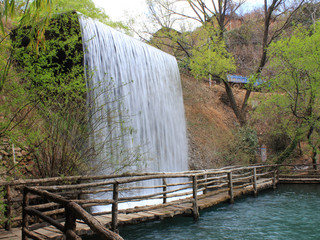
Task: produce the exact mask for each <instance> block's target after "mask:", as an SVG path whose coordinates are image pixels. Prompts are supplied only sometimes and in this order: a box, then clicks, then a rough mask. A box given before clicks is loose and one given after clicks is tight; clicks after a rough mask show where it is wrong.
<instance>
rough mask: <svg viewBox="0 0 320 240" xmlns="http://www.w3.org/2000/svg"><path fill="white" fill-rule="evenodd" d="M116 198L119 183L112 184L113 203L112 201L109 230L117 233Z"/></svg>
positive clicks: (117, 196)
mask: <svg viewBox="0 0 320 240" xmlns="http://www.w3.org/2000/svg"><path fill="white" fill-rule="evenodd" d="M118 198H119V183H118V182H115V183H114V184H113V203H112V222H111V230H112V231H114V232H116V233H118Z"/></svg>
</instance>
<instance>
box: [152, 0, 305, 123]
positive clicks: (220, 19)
mask: <svg viewBox="0 0 320 240" xmlns="http://www.w3.org/2000/svg"><path fill="white" fill-rule="evenodd" d="M168 1H169V0H166V1H165V2H168ZM305 1H306V0H271V1H268V0H265V1H264V7H263V21H264V24H263V27H262V28H263V29H262V32H263V34H262V39H261V55H260V57H259V59H260V60H259V61H258V62H259V65H258V66H257V67H256V70H254V71H253V72H252V73H251V74H254V75H255V78H256V79H258V78H260V76H261V73H262V70H263V69H264V67H265V65H266V63H267V61H268V58H267V51H268V47H269V45H270V44H271V43H272V42H273V41H274V40H275V39H277V38H278V37H279V36H280V35H281V34H282V33H283V31H284V30H285V29H287V27H288V26H289V25H290V24H291V22H292V18H293V16H294V15H295V14H296V12H297V10H298V9H299V8H300V7H301V6H302V4H303V3H304V2H305ZM156 2H157V4H158V7H160V8H163V9H166V11H167V12H168V13H171V14H173V15H177V16H180V17H182V18H185V19H188V20H194V21H196V22H198V23H199V25H200V26H204V25H206V24H210V25H212V26H213V27H214V29H215V31H216V33H215V34H216V35H217V36H218V37H219V38H220V40H221V41H224V36H225V33H226V26H227V25H228V24H229V23H230V21H231V20H232V19H233V18H234V17H236V16H237V11H238V10H239V8H240V7H241V6H242V5H243V3H244V2H245V0H239V1H235V0H217V1H214V0H212V1H206V0H172V1H170V2H171V3H172V4H177V5H178V4H180V6H182V5H181V4H183V3H184V6H185V7H186V6H188V9H186V8H184V7H180V8H176V9H178V10H176V9H173V8H172V5H171V4H170V6H171V8H168V7H167V6H169V5H167V4H164V1H162V0H157V1H156ZM154 13H156V12H154ZM157 16H158V17H160V15H159V14H158V15H157ZM211 75H214V73H211ZM216 77H217V78H219V80H220V81H222V82H223V84H224V86H225V89H226V93H227V96H228V99H229V101H230V104H231V107H232V109H233V112H234V114H235V115H236V117H237V119H238V121H239V123H240V125H245V124H246V121H247V119H246V107H247V103H248V100H249V97H250V94H251V91H252V90H251V89H250V88H248V90H247V91H246V95H245V98H244V99H243V102H242V106H238V105H237V103H236V101H235V97H234V93H233V90H232V88H231V86H230V84H229V82H228V80H227V78H226V76H216Z"/></svg>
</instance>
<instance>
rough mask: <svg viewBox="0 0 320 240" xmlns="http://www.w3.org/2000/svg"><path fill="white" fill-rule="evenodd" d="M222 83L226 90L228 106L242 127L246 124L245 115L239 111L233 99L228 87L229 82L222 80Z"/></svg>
mask: <svg viewBox="0 0 320 240" xmlns="http://www.w3.org/2000/svg"><path fill="white" fill-rule="evenodd" d="M223 83H224V86H225V89H226V93H227V96H228V99H229V101H230V105H231V108H232V110H233V112H234V114H235V115H236V117H237V119H238V121H239V123H240V126H244V125H245V124H246V119H245V116H244V115H245V114H244V112H243V111H241V110H240V109H239V107H238V105H237V103H236V100H235V98H234V94H233V92H232V89H231V87H230V84H229V82H227V81H226V80H223Z"/></svg>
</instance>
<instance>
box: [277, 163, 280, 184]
mask: <svg viewBox="0 0 320 240" xmlns="http://www.w3.org/2000/svg"><path fill="white" fill-rule="evenodd" d="M279 178H280V166H279V165H277V182H279Z"/></svg>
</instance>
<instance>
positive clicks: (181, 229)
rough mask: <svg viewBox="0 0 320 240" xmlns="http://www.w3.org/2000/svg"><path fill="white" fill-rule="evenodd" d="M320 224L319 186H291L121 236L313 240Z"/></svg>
mask: <svg viewBox="0 0 320 240" xmlns="http://www.w3.org/2000/svg"><path fill="white" fill-rule="evenodd" d="M319 223H320V185H316V184H314V185H313V184H312V185H304V184H303V185H301V184H297V185H291V184H290V185H281V186H278V188H277V189H275V190H266V191H264V192H261V193H259V196H258V197H251V196H246V197H243V198H241V199H236V201H235V203H234V204H220V205H218V206H215V207H212V208H210V209H207V210H205V211H202V212H200V220H199V221H197V222H195V221H193V218H192V217H175V218H171V219H165V220H162V221H152V222H147V223H141V224H138V225H130V226H125V227H122V228H120V235H121V236H122V237H123V238H124V239H125V240H136V239H150V240H165V239H166V240H177V239H186V240H189V239H190V240H204V239H249V240H251V239H254V240H260V239H274V240H282V239H283V240H289V239H293V240H295V239H296V240H307V239H310V240H316V239H320V224H319ZM87 239H89V238H87ZM90 239H99V238H98V237H91V238H90Z"/></svg>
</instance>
